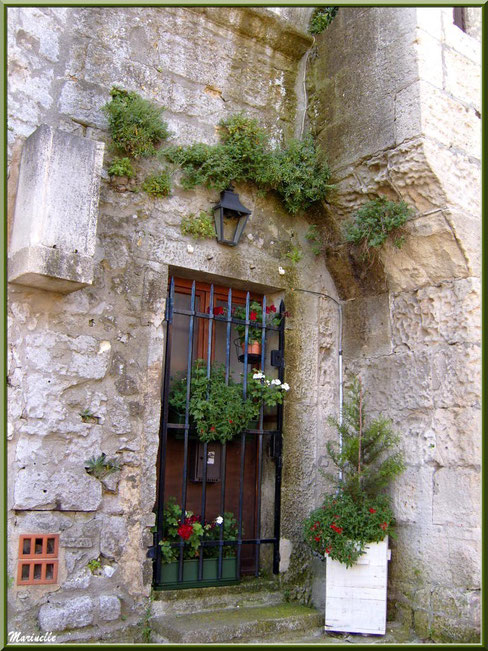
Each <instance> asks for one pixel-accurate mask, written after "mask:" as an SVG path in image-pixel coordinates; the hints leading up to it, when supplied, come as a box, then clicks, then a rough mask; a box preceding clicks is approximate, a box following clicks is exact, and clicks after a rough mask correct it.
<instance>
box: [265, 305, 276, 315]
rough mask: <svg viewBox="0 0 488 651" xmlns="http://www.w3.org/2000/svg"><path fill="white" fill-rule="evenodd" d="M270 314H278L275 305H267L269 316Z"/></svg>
mask: <svg viewBox="0 0 488 651" xmlns="http://www.w3.org/2000/svg"><path fill="white" fill-rule="evenodd" d="M270 312H276V308H275V306H274V305H267V306H266V314H269V313H270Z"/></svg>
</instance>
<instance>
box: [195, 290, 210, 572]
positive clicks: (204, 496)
mask: <svg viewBox="0 0 488 651" xmlns="http://www.w3.org/2000/svg"><path fill="white" fill-rule="evenodd" d="M213 307H214V286H213V283H212V285H210V308H209V309H210V312H209V315H210V319H209V322H208V340H207V380H209V379H210V369H211V359H212V328H213V317H214V313H213V312H214V311H213ZM208 398H209V396H208V392H207V400H208ZM197 450H198V448H197ZM197 454H198V452H197ZM207 461H208V443H207V441H205V442H204V444H203V477H202V506H201V508H200V514H201V524H202V526H204V525H205V511H206V506H207ZM199 549H200V555H199V557H198V577H197V578H198V581H201V580H202V579H203V547H202V546H201V545H200V548H199Z"/></svg>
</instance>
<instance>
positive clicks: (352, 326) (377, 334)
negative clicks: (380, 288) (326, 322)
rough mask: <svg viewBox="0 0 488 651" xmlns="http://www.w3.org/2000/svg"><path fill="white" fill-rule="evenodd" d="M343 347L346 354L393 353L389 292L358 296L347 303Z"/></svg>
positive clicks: (354, 355) (351, 355)
mask: <svg viewBox="0 0 488 651" xmlns="http://www.w3.org/2000/svg"><path fill="white" fill-rule="evenodd" d="M343 347H344V354H345V355H346V356H347V357H369V356H371V355H388V354H389V353H391V330H390V306H389V296H388V294H380V295H379V296H371V297H367V298H357V299H355V300H353V301H348V302H347V303H346V305H345V308H344V340H343Z"/></svg>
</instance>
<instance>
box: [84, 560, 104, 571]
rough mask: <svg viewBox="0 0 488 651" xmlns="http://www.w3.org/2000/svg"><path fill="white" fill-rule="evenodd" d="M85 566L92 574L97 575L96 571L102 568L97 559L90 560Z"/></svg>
mask: <svg viewBox="0 0 488 651" xmlns="http://www.w3.org/2000/svg"><path fill="white" fill-rule="evenodd" d="M86 566H87V567H88V569H89V570H90V572H91V573H92V574H97V573H98V570H100V569H101V568H102V562H101V561H100V559H99V558H92V560H91V561H88V563H87V565H86Z"/></svg>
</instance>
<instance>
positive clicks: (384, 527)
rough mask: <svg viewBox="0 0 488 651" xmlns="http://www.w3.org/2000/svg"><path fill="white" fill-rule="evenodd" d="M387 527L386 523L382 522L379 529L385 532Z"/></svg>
mask: <svg viewBox="0 0 488 651" xmlns="http://www.w3.org/2000/svg"><path fill="white" fill-rule="evenodd" d="M387 526H388V522H382V523H381V524H380V527H381V528H382V529H383V531H385V530H386V528H387Z"/></svg>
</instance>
